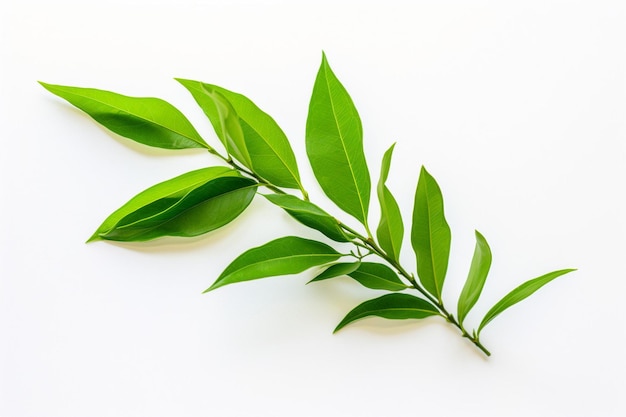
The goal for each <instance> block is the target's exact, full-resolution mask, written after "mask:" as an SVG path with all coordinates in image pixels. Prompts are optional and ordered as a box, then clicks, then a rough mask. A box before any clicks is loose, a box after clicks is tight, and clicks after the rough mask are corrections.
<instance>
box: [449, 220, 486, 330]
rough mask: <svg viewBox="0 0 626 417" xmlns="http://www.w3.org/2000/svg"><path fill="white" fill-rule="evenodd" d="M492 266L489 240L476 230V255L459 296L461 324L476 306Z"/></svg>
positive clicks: (458, 310) (458, 309) (458, 312)
mask: <svg viewBox="0 0 626 417" xmlns="http://www.w3.org/2000/svg"><path fill="white" fill-rule="evenodd" d="M490 267H491V249H490V248H489V245H488V244H487V240H485V238H484V237H483V235H481V234H480V233H479V232H478V230H476V247H475V248H474V257H473V258H472V265H471V266H470V270H469V274H468V275H467V281H465V285H464V286H463V290H462V291H461V295H460V296H459V304H458V308H457V314H458V318H459V324H463V320H464V319H465V316H467V313H469V311H470V310H471V309H472V307H474V304H476V301H478V297H480V293H481V292H482V290H483V286H484V285H485V281H486V280H487V274H488V273H489V268H490Z"/></svg>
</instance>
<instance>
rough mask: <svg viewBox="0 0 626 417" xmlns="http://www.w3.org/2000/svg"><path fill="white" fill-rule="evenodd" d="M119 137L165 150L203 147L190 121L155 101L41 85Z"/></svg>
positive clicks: (87, 89)
mask: <svg viewBox="0 0 626 417" xmlns="http://www.w3.org/2000/svg"><path fill="white" fill-rule="evenodd" d="M41 85H42V86H43V87H44V88H46V89H47V90H48V91H50V92H51V93H53V94H56V95H57V96H59V97H61V98H64V99H65V100H67V101H68V102H70V103H71V104H73V105H74V106H76V107H78V108H79V109H81V110H83V111H84V112H85V113H87V114H88V115H90V116H91V117H92V118H93V119H94V120H96V121H97V122H98V123H100V124H101V125H103V126H104V127H106V128H107V129H109V130H111V131H113V132H115V133H117V134H118V135H121V136H124V137H126V138H129V139H132V140H134V141H137V142H139V143H143V144H144V145H150V146H155V147H157V148H166V149H186V148H206V149H211V147H210V146H209V145H207V144H206V142H205V141H204V140H203V139H202V138H201V137H200V135H199V134H198V132H197V131H196V129H194V127H193V126H192V125H191V123H190V122H189V120H187V118H186V117H185V116H184V115H183V114H182V113H181V112H180V111H179V110H178V109H176V108H175V107H174V106H172V105H171V104H169V103H168V102H166V101H163V100H161V99H158V98H150V97H148V98H144V97H128V96H123V95H121V94H117V93H112V92H110V91H104V90H96V89H93V88H80V87H67V86H62V85H52V84H46V83H43V82H42V83H41Z"/></svg>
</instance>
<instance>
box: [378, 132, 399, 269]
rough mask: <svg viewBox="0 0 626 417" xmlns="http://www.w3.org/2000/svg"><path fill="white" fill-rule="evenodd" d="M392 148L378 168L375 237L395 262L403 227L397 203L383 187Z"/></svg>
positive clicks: (397, 256)
mask: <svg viewBox="0 0 626 417" xmlns="http://www.w3.org/2000/svg"><path fill="white" fill-rule="evenodd" d="M394 146H395V144H393V145H391V147H390V148H389V149H388V150H387V152H385V155H384V156H383V162H382V164H381V168H380V179H379V181H378V187H377V189H376V191H377V192H378V201H379V202H380V223H379V224H378V229H377V230H376V236H377V237H378V242H379V243H380V247H381V248H382V249H383V250H384V251H385V253H386V254H387V255H389V256H390V257H391V258H393V259H395V260H396V261H397V260H398V258H399V256H400V248H401V246H402V238H403V237H404V225H403V224H402V215H401V214H400V208H399V207H398V203H397V202H396V199H395V198H394V197H393V195H392V194H391V191H389V189H388V188H387V186H386V185H385V182H386V181H387V176H388V175H389V167H390V165H391V155H392V153H393V148H394Z"/></svg>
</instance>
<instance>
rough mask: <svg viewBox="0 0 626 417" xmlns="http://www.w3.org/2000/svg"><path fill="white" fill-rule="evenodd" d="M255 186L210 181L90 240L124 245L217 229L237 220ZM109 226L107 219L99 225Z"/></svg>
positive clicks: (239, 180)
mask: <svg viewBox="0 0 626 417" xmlns="http://www.w3.org/2000/svg"><path fill="white" fill-rule="evenodd" d="M257 185H258V184H257V183H256V182H255V181H253V180H251V179H249V178H243V177H239V176H232V175H226V176H223V177H218V178H214V179H212V180H210V181H208V182H205V183H203V184H201V185H199V186H197V187H192V188H189V189H187V190H185V192H178V193H173V194H170V195H169V196H166V197H163V198H159V199H157V200H154V201H152V202H151V203H149V204H146V205H143V206H141V207H139V208H137V209H136V210H133V211H130V212H129V213H128V214H126V215H124V216H123V217H121V218H120V219H119V220H118V221H117V222H116V223H115V224H114V225H113V226H112V227H110V228H107V229H108V230H106V231H104V230H102V229H103V227H102V226H101V227H100V228H99V229H98V231H97V232H96V234H95V235H94V236H95V237H97V238H98V239H104V240H116V241H125V242H130V241H145V240H150V239H155V238H158V237H162V236H181V237H191V236H198V235H201V234H204V233H207V232H210V231H211V230H215V229H218V228H220V227H222V226H224V225H225V224H227V223H229V222H231V221H232V220H234V219H235V218H236V217H237V216H239V215H240V214H241V213H242V212H243V211H244V210H245V209H246V207H248V205H249V204H250V202H251V201H252V198H253V197H254V194H255V191H256V187H257ZM131 205H135V203H134V202H133V200H131V202H129V203H127V204H126V205H125V206H123V207H122V208H121V209H120V210H118V211H117V212H116V213H114V214H113V215H112V216H110V218H111V217H115V218H117V217H118V216H119V214H120V213H122V212H126V211H128V208H129V206H131ZM110 222H111V220H109V219H107V220H106V221H105V223H104V224H103V225H108V224H109V223H110ZM101 230H102V231H101ZM94 239H95V238H92V240H94Z"/></svg>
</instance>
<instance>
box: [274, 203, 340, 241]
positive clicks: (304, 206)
mask: <svg viewBox="0 0 626 417" xmlns="http://www.w3.org/2000/svg"><path fill="white" fill-rule="evenodd" d="M263 196H264V197H265V198H267V199H268V200H269V201H270V202H272V203H273V204H275V205H277V206H278V207H281V208H282V209H284V210H285V211H286V212H287V213H289V215H290V216H292V217H293V218H294V219H296V220H297V221H299V222H300V223H302V224H304V225H305V226H308V227H310V228H312V229H315V230H317V231H319V232H322V233H323V234H324V235H326V236H327V237H329V238H331V239H332V240H335V241H337V242H349V241H350V238H349V237H348V236H346V234H345V233H344V231H343V230H342V229H341V227H339V222H338V221H337V220H336V219H335V218H334V217H332V216H331V215H330V214H328V213H326V212H325V211H324V210H322V209H321V208H319V207H318V206H316V205H315V204H313V203H311V202H310V201H304V200H301V199H299V198H298V197H295V196H293V195H289V194H267V195H265V194H264V195H263Z"/></svg>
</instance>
